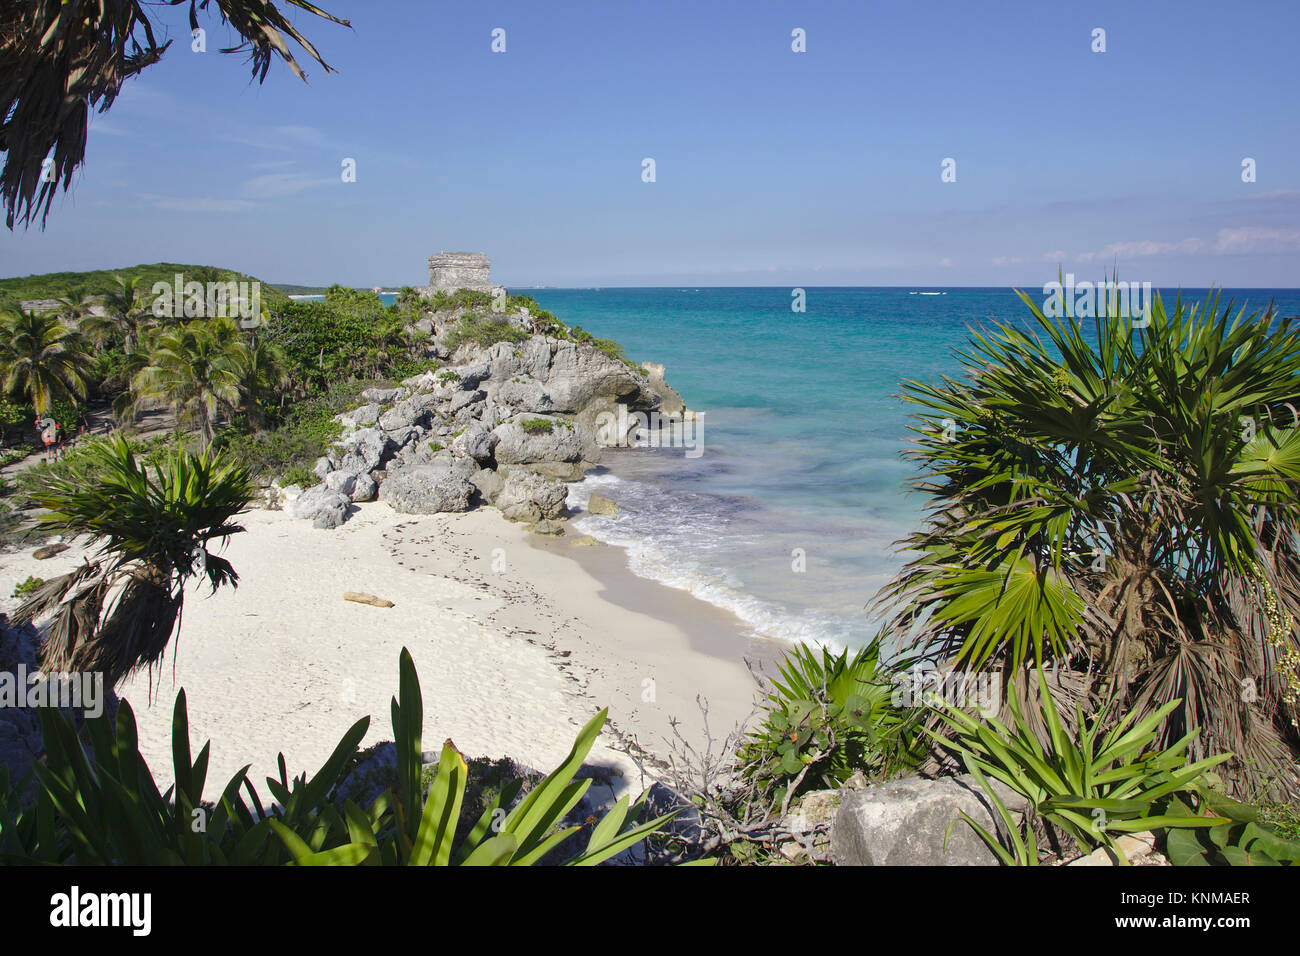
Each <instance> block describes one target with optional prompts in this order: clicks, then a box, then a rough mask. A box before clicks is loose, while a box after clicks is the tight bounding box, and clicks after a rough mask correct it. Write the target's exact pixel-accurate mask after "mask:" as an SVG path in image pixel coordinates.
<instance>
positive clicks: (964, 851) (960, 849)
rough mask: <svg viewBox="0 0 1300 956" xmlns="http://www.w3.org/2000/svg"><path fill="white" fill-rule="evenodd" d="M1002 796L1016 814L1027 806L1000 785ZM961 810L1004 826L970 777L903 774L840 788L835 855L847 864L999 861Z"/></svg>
mask: <svg viewBox="0 0 1300 956" xmlns="http://www.w3.org/2000/svg"><path fill="white" fill-rule="evenodd" d="M999 796H1000V797H1002V798H1003V799H1004V800H1005V801H1006V802H1007V807H1008V809H1009V810H1011V811H1012V813H1017V812H1020V811H1021V810H1023V808H1024V802H1023V799H1020V798H1018V797H1017V795H1014V794H1011V793H1010V791H1006V793H1005V794H1004V793H1003V792H1002V791H1001V790H999ZM962 811H965V812H966V813H968V814H969V815H970V816H971V817H972V819H974V820H975V821H976V822H977V823H978V824H979V825H980V826H982V827H983V828H984V829H985V830H987V831H989V832H990V833H995V832H998V830H999V829H1000V828H1001V827H1002V826H1003V824H1002V821H1001V818H1000V817H999V816H998V815H997V811H996V810H995V809H994V808H993V806H992V805H991V804H990V803H989V800H988V796H987V794H985V793H984V791H983V790H982V789H981V788H980V787H979V785H978V784H977V783H975V781H974V780H973V778H971V777H969V776H960V777H941V778H939V779H937V780H925V779H922V778H920V777H904V778H902V779H900V780H891V781H889V782H887V783H882V784H876V785H875V786H871V787H867V788H866V789H863V790H841V791H840V808H839V810H838V811H836V813H835V820H834V823H833V824H832V826H831V854H832V857H833V858H834V859H835V861H836V862H837V863H839V864H840V865H842V866H995V865H997V864H998V862H999V861H998V859H997V856H996V855H995V854H994V853H993V852H992V851H991V850H989V848H988V846H987V845H985V843H984V841H983V840H982V839H981V838H980V837H979V835H978V834H977V833H975V831H973V830H972V829H971V828H970V827H969V826H967V825H966V823H965V822H964V821H963V820H962V819H961V816H960V814H961V813H962ZM954 820H956V821H957V823H956V824H955V825H954V826H953V827H952V831H951V834H950V835H948V832H949V831H948V827H949V824H952V822H953V821H954ZM946 835H947V849H945V848H944V839H945V836H946Z"/></svg>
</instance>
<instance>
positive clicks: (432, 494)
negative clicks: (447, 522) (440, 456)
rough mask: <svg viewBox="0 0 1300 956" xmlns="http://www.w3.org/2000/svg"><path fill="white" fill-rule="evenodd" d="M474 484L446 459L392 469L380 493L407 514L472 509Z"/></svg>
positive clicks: (381, 496) (398, 509)
mask: <svg viewBox="0 0 1300 956" xmlns="http://www.w3.org/2000/svg"><path fill="white" fill-rule="evenodd" d="M473 491H474V487H473V485H471V484H470V483H469V482H468V481H467V480H466V479H465V478H463V477H462V476H460V475H458V474H456V473H455V472H454V471H452V469H451V468H450V467H449V466H448V465H447V464H446V463H445V462H436V463H428V464H416V465H404V466H403V467H401V468H396V469H389V471H388V474H387V476H386V477H385V478H384V482H383V484H382V485H380V486H379V497H380V499H381V500H383V501H386V502H387V503H388V504H389V505H391V506H392V508H393V509H394V510H395V511H400V512H403V513H404V514H437V513H440V512H446V511H468V510H469V499H470V496H471V495H472V494H473Z"/></svg>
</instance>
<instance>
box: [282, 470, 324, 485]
mask: <svg viewBox="0 0 1300 956" xmlns="http://www.w3.org/2000/svg"><path fill="white" fill-rule="evenodd" d="M319 484H320V479H319V478H317V477H316V472H314V471H312V470H311V469H310V468H308V467H307V466H306V465H294V466H293V467H292V468H288V469H286V470H285V472H284V474H282V475H281V476H280V487H281V488H287V487H289V486H290V485H298V486H299V487H300V488H311V487H313V486H315V485H319Z"/></svg>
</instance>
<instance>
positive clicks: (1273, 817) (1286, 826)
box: [1164, 792, 1300, 866]
mask: <svg viewBox="0 0 1300 956" xmlns="http://www.w3.org/2000/svg"><path fill="white" fill-rule="evenodd" d="M1186 797H1187V798H1186V800H1184V799H1180V798H1179V797H1174V798H1173V799H1171V801H1170V804H1171V809H1172V810H1173V811H1174V812H1178V813H1183V814H1188V815H1195V816H1204V815H1206V814H1210V815H1212V816H1213V817H1214V818H1218V819H1222V820H1223V821H1224V822H1222V823H1220V824H1218V825H1217V826H1212V827H1195V828H1181V827H1180V828H1172V829H1169V830H1166V831H1165V834H1164V840H1165V844H1164V850H1165V855H1166V856H1168V857H1169V862H1170V863H1172V864H1173V865H1174V866H1295V865H1296V864H1297V863H1300V830H1298V828H1297V823H1300V816H1298V815H1297V814H1296V811H1295V809H1294V808H1292V807H1287V806H1285V805H1280V804H1265V805H1262V806H1259V807H1253V806H1251V805H1249V804H1246V803H1239V802H1237V801H1236V800H1232V799H1231V798H1229V797H1226V796H1223V795H1222V794H1218V793H1214V792H1209V793H1203V794H1192V795H1186ZM1279 811H1280V812H1279Z"/></svg>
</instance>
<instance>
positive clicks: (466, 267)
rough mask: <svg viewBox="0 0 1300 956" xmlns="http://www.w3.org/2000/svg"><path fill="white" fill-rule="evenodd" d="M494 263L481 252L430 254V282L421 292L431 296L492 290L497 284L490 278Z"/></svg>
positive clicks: (428, 296) (427, 296)
mask: <svg viewBox="0 0 1300 956" xmlns="http://www.w3.org/2000/svg"><path fill="white" fill-rule="evenodd" d="M491 266H492V263H491V262H490V261H489V260H488V257H487V256H485V255H483V254H482V253H481V252H440V253H438V254H437V255H435V256H429V284H428V285H427V286H423V287H422V288H421V289H420V294H421V295H423V296H424V297H425V298H430V297H431V296H433V295H434V293H437V292H455V291H456V290H457V289H473V290H474V291H475V292H492V291H494V290H495V289H496V286H494V285H492V280H491V279H490V278H488V272H489V270H490V269H491Z"/></svg>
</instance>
